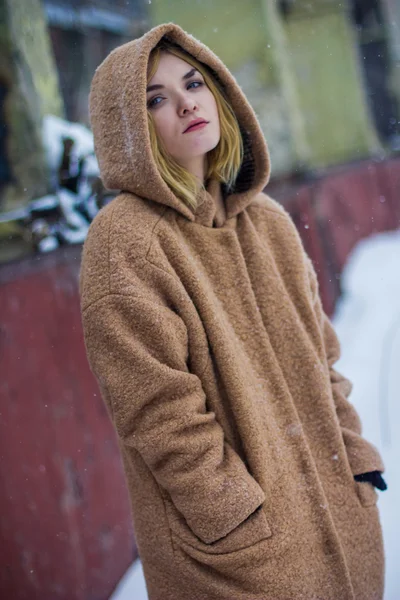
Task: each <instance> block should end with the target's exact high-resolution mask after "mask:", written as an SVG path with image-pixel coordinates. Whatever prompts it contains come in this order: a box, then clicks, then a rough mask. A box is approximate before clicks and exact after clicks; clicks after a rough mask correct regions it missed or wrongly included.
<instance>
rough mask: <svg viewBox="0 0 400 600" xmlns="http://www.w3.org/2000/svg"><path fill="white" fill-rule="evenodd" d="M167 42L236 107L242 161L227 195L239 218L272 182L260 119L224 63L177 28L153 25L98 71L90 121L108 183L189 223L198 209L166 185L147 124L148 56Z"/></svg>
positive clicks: (231, 209) (232, 211)
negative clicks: (197, 65) (193, 60)
mask: <svg viewBox="0 0 400 600" xmlns="http://www.w3.org/2000/svg"><path fill="white" fill-rule="evenodd" d="M163 39H165V40H167V41H168V42H169V43H171V44H174V45H176V46H178V47H179V48H181V49H182V50H183V51H184V52H186V53H188V54H190V55H191V56H193V57H194V58H196V60H198V61H199V62H200V63H202V65H204V66H205V68H206V69H207V70H208V71H209V72H210V73H211V75H212V76H213V78H214V79H215V80H216V81H217V82H218V83H219V85H220V87H221V89H222V90H223V92H224V94H225V97H226V98H227V100H228V102H229V103H230V105H231V106H232V109H233V111H234V112H235V114H236V118H237V120H238V123H239V129H240V132H241V135H242V139H243V150H244V155H243V160H242V165H241V167H240V170H239V173H238V176H237V178H236V182H235V186H234V189H229V190H227V186H222V188H223V193H224V196H226V195H227V196H228V198H229V202H228V203H227V212H228V214H227V218H229V217H230V216H234V215H235V214H238V213H239V212H240V211H241V210H242V209H243V208H244V207H245V206H246V205H247V204H249V203H250V202H251V200H252V198H253V197H254V195H256V194H257V193H259V192H260V191H262V190H263V188H264V187H265V185H266V184H267V182H268V178H269V170H270V164H269V154H268V148H267V145H266V142H265V139H264V136H263V133H262V131H261V128H260V125H259V123H258V120H257V117H256V115H255V113H254V111H253V109H252V107H251V106H250V104H249V102H248V100H247V98H246V97H245V96H244V94H243V92H242V90H241V88H240V86H239V85H238V83H237V82H236V80H235V79H234V77H233V76H232V74H231V73H230V71H229V70H228V69H227V67H226V66H225V65H224V64H223V62H222V61H221V60H220V59H219V58H218V57H217V56H216V55H215V54H214V53H213V52H212V51H211V50H210V49H209V48H208V47H207V46H205V45H204V44H202V43H201V42H200V41H198V40H196V39H195V38H194V37H193V36H192V35H190V34H188V33H186V32H185V31H183V29H181V28H180V27H179V26H178V25H176V24H174V23H167V24H163V25H159V26H157V27H154V28H153V29H151V30H150V31H148V32H147V33H146V34H144V35H143V36H142V37H141V38H138V39H137V40H133V41H132V42H128V43H127V44H124V45H122V46H119V47H118V48H116V49H115V50H113V51H112V52H111V53H110V54H109V55H108V57H107V58H106V59H105V60H104V61H103V63H102V64H101V65H100V66H99V67H98V68H97V70H96V73H95V75H94V77H93V81H92V86H91V92H90V119H91V125H92V129H93V134H94V141H95V151H96V156H97V158H98V162H99V166H100V173H101V177H102V180H103V183H104V185H105V186H106V187H107V188H110V189H114V190H118V189H119V190H124V191H128V192H131V193H133V194H135V195H137V196H140V197H143V198H147V199H149V200H153V201H155V202H158V203H161V204H164V205H168V206H170V207H172V208H174V209H175V210H177V211H179V212H180V213H181V214H182V215H184V216H186V217H187V218H188V219H190V220H194V219H195V215H194V212H195V211H194V210H193V209H192V208H191V207H189V206H188V205H187V204H186V203H185V202H184V201H183V200H181V199H179V198H177V197H176V196H175V195H174V194H173V192H172V190H171V189H170V188H169V187H168V186H167V184H166V183H165V182H164V181H163V179H162V177H161V175H160V174H159V172H158V169H157V167H156V165H155V161H154V159H153V156H152V152H151V146H150V139H149V131H148V124H147V107H146V87H147V68H148V60H149V56H150V52H151V51H152V49H153V48H154V47H156V46H157V45H158V44H159V43H160V41H162V40H163Z"/></svg>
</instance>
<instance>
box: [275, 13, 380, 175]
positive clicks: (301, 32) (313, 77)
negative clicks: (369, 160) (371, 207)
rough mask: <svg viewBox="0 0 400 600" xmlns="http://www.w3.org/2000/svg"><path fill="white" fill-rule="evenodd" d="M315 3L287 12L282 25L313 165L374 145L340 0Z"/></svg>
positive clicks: (365, 152) (351, 38) (373, 148)
mask: <svg viewBox="0 0 400 600" xmlns="http://www.w3.org/2000/svg"><path fill="white" fill-rule="evenodd" d="M314 4H315V6H313V7H312V8H313V10H311V11H307V12H306V11H303V12H301V11H299V12H294V13H293V14H290V15H289V17H288V19H287V21H286V25H285V29H286V33H287V38H288V45H289V52H290V56H291V61H292V64H293V74H294V78H295V85H296V89H297V91H298V96H299V99H300V105H301V112H302V114H303V116H304V122H305V130H306V137H307V140H308V144H309V149H310V155H309V158H308V160H307V162H308V163H309V165H310V166H313V167H314V166H326V165H330V164H335V163H339V162H346V161H347V160H351V159H353V158H361V157H363V156H369V155H370V154H371V153H373V152H375V151H377V150H378V148H379V143H378V140H377V138H376V135H375V131H374V127H373V124H372V121H371V117H370V114H369V112H368V109H367V104H366V99H365V91H364V89H363V83H362V77H361V73H360V68H359V62H358V55H357V49H356V40H355V39H354V36H353V32H352V29H351V25H350V23H349V20H348V15H347V13H346V11H345V10H344V9H343V8H342V7H341V6H342V5H341V4H340V3H333V2H328V3H325V6H324V9H323V10H322V8H321V6H322V5H323V3H322V2H315V3H314ZM343 5H344V3H343Z"/></svg>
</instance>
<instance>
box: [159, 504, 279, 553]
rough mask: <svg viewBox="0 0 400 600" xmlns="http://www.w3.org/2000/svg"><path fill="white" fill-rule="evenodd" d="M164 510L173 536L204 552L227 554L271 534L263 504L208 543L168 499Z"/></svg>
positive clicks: (253, 543) (254, 543) (264, 538)
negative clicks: (201, 538) (192, 528)
mask: <svg viewBox="0 0 400 600" xmlns="http://www.w3.org/2000/svg"><path fill="white" fill-rule="evenodd" d="M165 505H166V512H167V515H168V520H169V526H170V530H171V533H172V535H173V537H175V538H176V539H177V540H178V541H179V542H180V543H181V544H182V543H183V544H184V545H185V544H187V545H189V546H191V547H192V548H195V549H196V550H199V551H200V552H204V553H206V554H229V553H233V552H238V551H240V550H244V549H246V548H249V547H252V546H255V545H256V544H258V543H259V542H261V541H263V540H266V539H268V538H270V537H271V536H272V531H271V528H270V526H269V523H268V520H267V517H266V514H265V510H264V508H263V506H260V507H259V508H257V509H256V510H255V511H254V512H253V513H252V514H251V515H249V516H248V517H247V519H245V520H244V521H242V523H240V524H239V525H238V526H237V527H235V528H234V529H233V530H232V531H231V532H229V533H228V534H227V535H226V536H224V537H223V538H221V539H219V540H217V541H215V542H212V543H210V544H206V543H204V542H203V541H202V540H200V539H199V538H198V537H197V536H196V535H195V534H194V533H193V531H192V530H191V529H190V527H189V526H188V524H187V523H186V521H185V519H184V517H183V516H182V515H181V514H180V513H179V511H178V510H177V509H176V508H175V506H174V504H173V503H172V502H171V500H170V499H165Z"/></svg>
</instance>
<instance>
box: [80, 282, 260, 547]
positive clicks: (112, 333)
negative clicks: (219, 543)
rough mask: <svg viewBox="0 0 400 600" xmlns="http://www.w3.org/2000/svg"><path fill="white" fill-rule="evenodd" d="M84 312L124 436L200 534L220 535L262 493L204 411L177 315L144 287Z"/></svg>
mask: <svg viewBox="0 0 400 600" xmlns="http://www.w3.org/2000/svg"><path fill="white" fill-rule="evenodd" d="M82 320H83V328H84V336H85V344H86V350H87V355H88V359H89V363H90V366H91V369H92V371H93V373H94V375H95V376H96V379H97V381H98V383H99V386H100V389H101V391H102V396H103V398H104V399H105V402H106V405H107V406H108V408H109V411H110V414H111V417H112V420H113V423H114V426H115V429H116V431H117V433H118V435H119V437H120V439H121V441H122V444H123V445H125V446H127V447H129V448H134V449H135V450H136V451H137V452H139V453H140V455H141V456H142V458H143V460H144V461H145V463H146V464H147V466H148V468H149V469H150V471H151V472H152V474H153V476H154V478H155V479H156V480H157V482H158V484H159V485H160V486H161V487H162V488H163V489H164V490H166V491H167V492H168V494H169V495H170V498H171V499H172V501H173V503H174V505H175V506H176V508H177V509H178V510H179V511H180V512H181V514H182V515H183V516H184V518H185V520H186V522H187V524H188V526H189V527H190V528H191V529H192V531H193V532H194V533H195V535H196V536H197V537H199V538H200V539H201V540H202V541H203V542H205V543H212V542H214V541H216V540H218V539H220V538H222V537H224V536H225V535H227V534H228V533H229V532H230V531H232V530H233V529H235V528H236V527H237V526H238V525H240V523H242V522H243V521H244V520H245V519H246V518H247V517H248V516H250V515H251V514H252V513H253V512H254V511H255V510H256V509H257V508H258V507H259V506H260V505H261V504H262V503H263V501H264V500H265V495H264V492H263V490H262V489H261V487H260V486H259V484H258V483H257V482H256V481H255V479H254V478H253V477H252V476H251V474H250V473H249V472H248V470H247V468H246V466H245V464H244V462H243V461H242V460H241V458H240V457H239V455H238V454H237V453H236V452H235V451H234V450H233V448H232V447H231V446H230V445H229V444H228V443H227V441H226V440H225V439H224V432H223V429H222V427H221V426H220V424H219V423H218V422H217V420H216V418H215V414H214V413H213V412H209V411H207V408H206V398H205V394H204V391H203V388H202V385H201V380H200V378H199V377H197V376H196V375H194V374H192V373H191V372H189V370H188V367H187V358H188V336H187V329H186V326H185V324H184V322H183V320H182V319H181V318H180V317H179V316H178V315H177V314H176V312H175V311H173V310H172V309H171V308H168V307H167V306H165V305H163V303H162V302H160V301H159V300H156V299H155V298H152V297H151V295H149V294H147V293H146V294H143V295H142V294H141V290H140V287H136V289H135V292H134V293H133V294H131V293H130V294H129V295H123V294H108V295H106V296H105V297H103V298H101V299H99V300H98V301H96V302H94V303H92V304H91V305H90V306H89V307H88V308H86V309H85V310H83V311H82Z"/></svg>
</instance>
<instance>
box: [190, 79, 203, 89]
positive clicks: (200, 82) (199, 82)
mask: <svg viewBox="0 0 400 600" xmlns="http://www.w3.org/2000/svg"><path fill="white" fill-rule="evenodd" d="M192 85H194V86H195V87H194V88H192V89H196V88H197V87H200V86H202V85H204V84H203V82H202V81H192V82H191V83H189V85H188V86H187V89H190V86H192Z"/></svg>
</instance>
